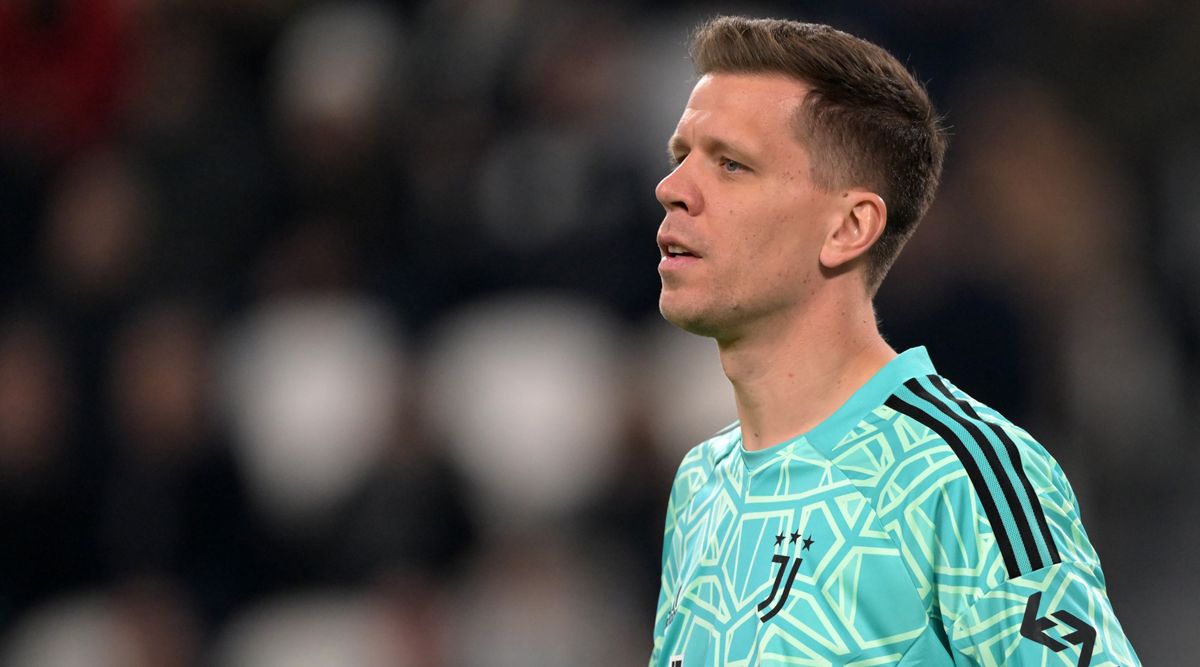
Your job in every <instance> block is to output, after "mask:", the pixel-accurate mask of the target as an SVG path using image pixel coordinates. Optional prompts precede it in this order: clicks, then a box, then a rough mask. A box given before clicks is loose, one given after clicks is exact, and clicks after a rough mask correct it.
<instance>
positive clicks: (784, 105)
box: [676, 72, 808, 145]
mask: <svg viewBox="0 0 1200 667" xmlns="http://www.w3.org/2000/svg"><path fill="white" fill-rule="evenodd" d="M807 93H808V86H806V85H805V84H803V83H801V82H800V81H797V80H795V79H793V78H791V77H788V76H785V75H782V74H732V73H725V72H721V73H710V74H705V75H704V76H702V77H701V78H700V80H699V81H697V82H696V87H695V88H693V89H692V94H691V97H689V98H688V102H687V108H685V109H684V111H683V116H682V117H681V118H680V119H679V125H678V127H677V129H676V135H678V136H679V137H680V138H682V139H685V140H690V136H689V135H690V134H692V133H694V132H701V133H706V132H719V133H721V134H728V133H734V134H737V135H739V137H738V138H741V139H742V140H752V139H754V140H757V141H759V142H761V143H762V144H764V145H769V144H771V143H772V142H774V141H777V140H778V138H779V136H780V135H783V134H786V135H787V136H790V137H795V136H796V128H795V122H796V121H795V119H796V111H797V109H798V108H799V107H800V105H801V104H802V103H803V102H804V96H805V95H806V94H807Z"/></svg>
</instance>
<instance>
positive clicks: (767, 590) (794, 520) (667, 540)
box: [650, 348, 1140, 667]
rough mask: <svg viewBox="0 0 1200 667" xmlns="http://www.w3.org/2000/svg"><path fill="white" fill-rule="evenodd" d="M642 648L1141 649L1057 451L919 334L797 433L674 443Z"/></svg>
mask: <svg viewBox="0 0 1200 667" xmlns="http://www.w3.org/2000/svg"><path fill="white" fill-rule="evenodd" d="M650 664H651V665H652V667H655V666H662V667H702V666H703V667H709V666H719V667H726V666H730V667H731V666H734V665H754V666H757V667H771V666H777V665H862V666H867V665H905V666H913V665H923V666H926V665H1072V666H1074V665H1139V664H1140V662H1139V661H1138V658H1137V656H1136V655H1135V653H1134V651H1133V648H1132V646H1130V644H1129V642H1128V640H1127V639H1126V637H1125V633H1124V632H1123V631H1122V629H1121V625H1120V623H1118V622H1117V618H1116V616H1114V614H1113V610H1112V606H1111V604H1110V603H1109V599H1108V595H1107V593H1106V590H1105V582H1104V574H1103V573H1102V572H1101V570H1100V561H1099V559H1098V558H1097V556H1096V552H1095V550H1094V549H1093V548H1092V545H1091V544H1090V542H1089V541H1088V537H1087V533H1086V532H1085V531H1084V529H1083V524H1082V523H1081V521H1080V516H1079V507H1078V505H1077V503H1076V500H1075V496H1074V494H1073V492H1072V490H1071V487H1070V485H1069V484H1068V483H1067V480H1066V477H1065V476H1064V475H1063V472H1062V470H1061V469H1060V468H1059V466H1058V464H1057V463H1056V462H1055V461H1054V459H1053V458H1052V457H1051V456H1050V455H1049V454H1048V453H1047V452H1046V450H1045V449H1043V448H1042V447H1041V445H1039V444H1038V443H1037V442H1035V441H1034V440H1033V438H1031V437H1030V436H1029V434H1028V433H1026V432H1025V431H1023V430H1021V429H1020V428H1017V427H1016V426H1014V425H1013V424H1012V423H1010V422H1008V421H1007V420H1006V419H1004V418H1003V417H1002V416H1000V415H999V414H998V413H996V412H995V411H994V410H991V409H989V408H987V407H986V406H984V405H982V404H980V403H978V402H976V401H975V400H973V399H972V398H971V397H969V396H967V395H966V394H965V393H963V392H962V391H960V390H958V389H957V388H955V387H954V386H953V385H952V384H950V383H949V382H947V381H946V380H945V379H943V378H942V377H940V376H938V375H937V374H936V371H935V370H934V368H933V365H932V363H931V362H930V360H929V357H928V355H927V353H926V352H925V349H924V348H915V349H912V350H909V351H907V352H904V353H903V354H901V355H899V356H898V357H896V358H895V359H893V360H892V361H891V362H890V363H889V364H887V365H886V366H885V367H884V368H883V369H881V370H880V371H879V372H878V373H877V374H876V375H875V376H874V377H873V378H872V379H871V380H870V381H869V382H867V383H866V384H865V385H864V386H863V387H862V388H860V389H859V390H858V391H857V392H856V393H855V394H854V395H853V396H852V397H851V398H850V400H849V401H847V402H846V404H845V405H843V406H842V407H841V408H839V409H838V410H837V412H835V413H834V414H833V415H832V416H830V417H829V418H828V419H826V420H825V421H824V422H822V423H821V424H820V425H819V426H817V427H816V428H814V429H812V430H811V431H810V432H808V433H806V434H804V435H802V436H799V437H796V438H793V439H792V440H789V441H787V442H784V443H782V444H779V445H776V446H774V447H770V448H768V449H764V450H759V451H746V450H745V449H743V447H742V441H741V430H740V428H739V427H738V425H737V424H736V423H735V424H733V425H732V426H730V427H729V428H727V429H725V430H724V431H722V432H721V433H719V434H717V435H716V436H714V437H713V438H711V439H709V440H708V441H706V442H704V443H702V444H700V445H699V446H697V447H696V448H694V449H693V450H692V451H691V452H690V453H689V454H688V455H687V456H686V457H685V458H684V460H683V463H682V465H681V466H680V468H679V472H678V474H677V475H676V477H675V482H674V485H673V488H672V490H671V498H670V503H669V507H668V510H667V520H666V532H665V536H664V545H663V564H662V591H661V593H660V595H659V601H658V610H657V615H656V619H655V624H654V648H653V653H652V655H651V658H650Z"/></svg>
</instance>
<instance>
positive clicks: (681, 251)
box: [667, 245, 698, 257]
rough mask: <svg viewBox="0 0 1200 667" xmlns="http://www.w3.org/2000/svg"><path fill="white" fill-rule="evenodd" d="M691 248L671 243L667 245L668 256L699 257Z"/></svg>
mask: <svg viewBox="0 0 1200 667" xmlns="http://www.w3.org/2000/svg"><path fill="white" fill-rule="evenodd" d="M697 256H698V255H695V254H694V253H692V252H691V251H690V250H688V249H687V248H685V247H683V246H678V245H669V246H667V257H697Z"/></svg>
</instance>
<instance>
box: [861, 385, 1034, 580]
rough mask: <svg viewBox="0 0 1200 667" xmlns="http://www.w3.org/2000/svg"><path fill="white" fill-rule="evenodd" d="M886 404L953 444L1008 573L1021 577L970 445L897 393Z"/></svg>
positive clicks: (952, 446) (1014, 555)
mask: <svg viewBox="0 0 1200 667" xmlns="http://www.w3.org/2000/svg"><path fill="white" fill-rule="evenodd" d="M884 405H886V406H888V407H889V408H891V409H893V410H895V411H896V412H899V413H900V414H902V415H904V416H906V417H908V418H910V419H913V420H915V421H916V422H918V423H920V424H924V425H925V426H926V427H927V428H929V429H930V430H931V431H933V432H934V433H936V434H937V435H938V437H940V438H941V439H942V440H944V441H945V442H946V444H948V445H950V449H952V450H954V454H955V455H956V456H958V460H959V462H960V463H962V466H963V468H964V469H965V470H966V471H967V477H968V478H969V479H970V480H971V486H973V487H975V492H976V493H975V495H977V496H978V497H979V502H980V503H981V504H982V505H983V511H984V513H985V514H986V515H987V519H988V523H990V524H991V525H992V533H993V534H994V535H995V536H996V545H997V546H999V547H1000V555H1001V556H1002V557H1003V558H1004V566H1005V568H1006V569H1007V570H1008V576H1009V578H1015V577H1018V576H1020V568H1018V567H1017V556H1016V554H1014V553H1013V548H1012V543H1010V542H1009V540H1008V531H1006V530H1004V523H1003V522H1002V521H1001V520H1000V512H999V511H998V510H997V509H996V503H995V502H994V501H993V500H992V494H991V492H989V491H988V488H987V482H986V481H984V479H983V473H981V472H980V471H979V466H978V465H977V464H976V463H975V458H974V457H972V456H971V452H969V451H967V448H966V446H965V445H964V444H963V443H962V441H961V440H959V439H958V436H956V435H955V434H954V431H951V430H950V429H949V428H948V427H947V426H946V425H945V424H943V423H942V422H940V421H938V419H937V418H936V417H934V416H933V415H930V414H927V413H926V412H924V411H923V410H921V409H920V408H918V407H917V406H915V405H912V404H910V403H908V402H906V401H904V400H903V399H901V398H899V397H897V396H896V395H894V394H893V395H892V396H891V397H889V398H888V399H887V400H886V401H884Z"/></svg>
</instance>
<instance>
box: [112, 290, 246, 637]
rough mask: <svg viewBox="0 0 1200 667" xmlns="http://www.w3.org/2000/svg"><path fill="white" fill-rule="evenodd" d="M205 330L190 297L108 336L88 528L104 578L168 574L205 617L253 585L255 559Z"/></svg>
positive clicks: (222, 610) (221, 612) (226, 608)
mask: <svg viewBox="0 0 1200 667" xmlns="http://www.w3.org/2000/svg"><path fill="white" fill-rule="evenodd" d="M209 335H210V334H209V332H208V325H207V323H206V322H205V321H204V316H203V315H202V314H201V313H200V312H199V310H198V309H197V308H196V307H195V306H193V305H191V304H186V303H173V304H171V303H163V304H156V305H151V306H148V307H147V308H146V309H145V310H143V311H142V312H140V313H138V314H136V315H135V316H134V317H133V318H132V319H131V320H130V322H129V323H128V325H127V326H126V327H125V329H124V330H123V331H122V332H121V335H120V336H118V338H117V340H116V345H115V349H114V350H113V352H112V354H111V359H112V369H111V376H110V377H111V380H110V385H109V387H110V392H111V393H110V396H111V405H112V413H113V415H114V416H115V424H114V427H115V428H114V432H113V439H114V441H113V443H112V450H113V459H112V462H111V464H110V466H109V468H108V469H107V470H105V471H104V472H105V475H104V480H105V484H104V488H103V494H102V498H101V502H100V516H99V520H98V523H97V526H96V528H97V530H98V531H99V535H98V538H97V543H98V547H99V553H98V556H99V558H100V560H101V561H102V563H103V565H104V566H105V568H106V573H107V575H108V576H109V577H110V578H113V579H116V580H121V579H124V578H127V577H132V576H166V577H169V578H170V580H172V581H176V582H178V584H179V586H181V587H182V588H183V591H184V593H186V594H187V595H188V596H189V598H190V599H192V600H194V601H195V603H196V605H197V611H198V612H200V613H201V614H202V615H203V617H202V619H201V620H203V621H205V622H207V623H209V624H212V623H216V622H219V621H221V620H223V618H224V616H225V615H227V614H228V613H230V612H231V611H232V610H233V609H234V608H235V607H236V606H237V605H239V604H241V603H243V602H244V601H245V600H246V599H247V598H248V596H249V594H250V593H252V592H253V591H254V582H255V581H256V578H257V577H258V576H259V568H258V566H259V562H258V553H257V552H256V550H255V542H256V537H257V536H256V530H255V521H254V517H253V514H252V512H251V507H250V506H249V504H248V498H247V495H248V493H247V489H246V488H245V487H244V483H243V481H242V477H241V475H240V472H239V471H238V470H237V469H236V468H235V466H234V463H233V459H232V457H231V453H230V451H229V450H228V443H227V442H225V441H224V439H223V438H221V437H220V436H219V435H218V432H217V428H216V424H215V423H214V421H213V416H214V415H213V414H211V412H212V411H211V407H210V406H211V404H212V403H211V398H210V397H211V391H212V386H211V381H212V378H211V377H210V375H211V373H212V368H211V363H210V353H209V340H208V337H209Z"/></svg>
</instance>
